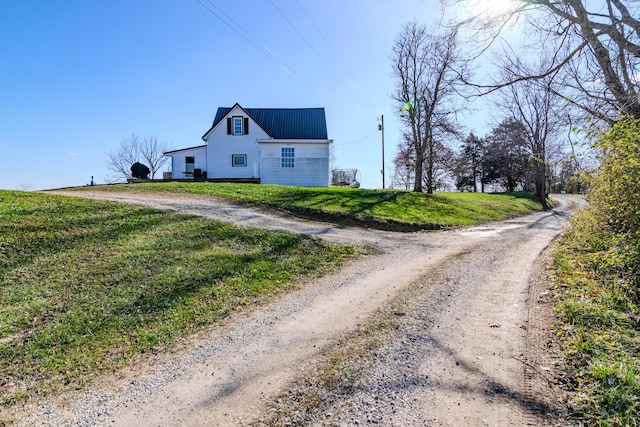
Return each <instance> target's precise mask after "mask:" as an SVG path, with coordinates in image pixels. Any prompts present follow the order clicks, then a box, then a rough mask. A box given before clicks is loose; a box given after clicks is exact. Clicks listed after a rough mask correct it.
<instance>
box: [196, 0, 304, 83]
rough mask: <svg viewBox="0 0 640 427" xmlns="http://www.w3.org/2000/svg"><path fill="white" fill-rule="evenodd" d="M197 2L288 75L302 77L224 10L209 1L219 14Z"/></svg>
mask: <svg viewBox="0 0 640 427" xmlns="http://www.w3.org/2000/svg"><path fill="white" fill-rule="evenodd" d="M196 1H197V2H198V3H199V4H200V6H202V7H203V8H205V9H206V10H207V11H209V13H211V14H212V15H213V16H215V17H216V18H218V19H219V20H220V21H222V23H223V24H225V25H226V26H227V27H229V28H230V29H231V30H233V31H234V32H235V33H236V34H238V35H239V36H240V37H242V38H243V39H245V40H246V41H247V42H249V44H251V45H252V46H253V47H255V48H256V49H258V50H259V51H261V52H262V53H263V54H264V55H265V56H266V57H267V58H269V59H270V60H272V61H273V62H274V63H275V64H276V65H278V66H279V67H280V68H281V69H283V70H284V71H285V72H286V73H288V74H290V75H292V76H294V77H300V76H298V75H297V74H296V73H295V72H294V71H293V70H292V69H291V68H290V67H289V66H288V65H287V64H286V63H285V62H284V61H283V60H281V59H280V58H278V56H277V55H276V54H275V53H274V52H273V51H272V50H271V49H269V48H268V47H267V46H265V45H264V44H263V43H260V42H256V41H255V40H254V37H252V36H251V34H250V33H249V32H248V31H247V30H245V29H244V28H243V27H242V25H240V24H238V23H237V22H236V21H235V20H234V19H233V18H231V17H230V16H229V15H227V14H226V13H225V12H224V11H223V10H222V9H220V8H219V7H218V6H216V5H215V4H214V3H213V2H212V1H211V0H207V3H208V4H209V5H211V6H212V7H213V8H215V9H216V10H217V12H216V11H214V10H212V9H211V8H209V7H208V6H207V5H206V4H204V3H203V2H202V1H201V0H196ZM232 24H233V25H232Z"/></svg>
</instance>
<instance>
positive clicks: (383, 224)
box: [78, 182, 542, 231]
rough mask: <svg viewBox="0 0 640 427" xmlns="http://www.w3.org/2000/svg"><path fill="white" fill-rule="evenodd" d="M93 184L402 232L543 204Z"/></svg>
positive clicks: (451, 196)
mask: <svg viewBox="0 0 640 427" xmlns="http://www.w3.org/2000/svg"><path fill="white" fill-rule="evenodd" d="M91 189H92V190H94V189H95V190H99V191H130V192H169V193H182V194H192V195H201V196H210V197H215V198H221V199H226V200H231V201H235V202H243V203H251V204H256V205H260V206H265V207H268V208H272V209H277V210H280V211H283V212H287V213H291V214H293V215H298V216H302V217H307V218H312V219H323V220H327V221H333V222H337V223H342V224H355V225H362V226H367V227H372V228H379V229H390V230H401V231H402V230H404V231H412V230H421V229H426V230H429V229H431V230H432V229H440V228H449V227H459V226H469V225H475V224H480V223H483V222H487V221H495V220H501V219H505V218H508V217H513V216H516V215H522V214H524V213H529V212H532V211H537V210H541V209H542V206H541V205H540V203H538V202H537V201H536V200H535V199H534V198H533V196H532V195H531V194H530V193H505V194H487V193H436V194H433V195H429V194H425V193H414V192H409V191H397V190H384V191H380V190H365V189H350V188H303V187H289V186H280V185H258V184H224V183H197V182H194V183H184V182H168V183H143V184H122V185H109V186H98V187H92V188H91ZM78 190H86V188H78Z"/></svg>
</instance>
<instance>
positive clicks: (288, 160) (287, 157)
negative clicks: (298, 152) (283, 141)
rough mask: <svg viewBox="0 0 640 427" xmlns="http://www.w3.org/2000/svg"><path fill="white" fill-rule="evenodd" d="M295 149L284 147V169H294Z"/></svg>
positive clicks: (282, 160) (282, 162)
mask: <svg viewBox="0 0 640 427" xmlns="http://www.w3.org/2000/svg"><path fill="white" fill-rule="evenodd" d="M294 161H295V149H294V148H293V147H282V157H281V163H280V166H281V167H283V168H292V167H294Z"/></svg>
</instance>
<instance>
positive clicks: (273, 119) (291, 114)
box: [202, 103, 327, 141]
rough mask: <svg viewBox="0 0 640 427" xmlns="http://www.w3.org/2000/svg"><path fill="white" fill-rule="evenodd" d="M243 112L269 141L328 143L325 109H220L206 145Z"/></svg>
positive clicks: (236, 107) (207, 133)
mask: <svg viewBox="0 0 640 427" xmlns="http://www.w3.org/2000/svg"><path fill="white" fill-rule="evenodd" d="M239 112H242V113H244V114H246V115H247V116H248V117H249V118H251V120H252V121H253V122H254V123H255V124H256V125H257V126H258V127H259V128H260V129H262V130H263V131H264V132H265V133H266V134H267V135H268V137H269V138H274V139H283V140H284V139H289V140H298V139H306V140H309V139H311V140H315V139H318V140H326V139H327V122H326V117H325V113H324V108H246V109H245V108H243V107H241V106H240V105H239V104H237V103H236V104H235V105H234V106H233V107H231V108H228V107H220V108H218V111H217V113H216V117H215V118H214V120H213V124H212V125H211V127H210V128H209V130H208V131H207V132H206V133H205V134H204V135H203V136H202V139H204V140H205V141H206V140H207V139H208V138H209V135H210V134H211V132H212V131H213V130H214V129H216V127H219V126H221V125H224V124H223V122H224V120H225V118H226V119H228V118H229V117H230V115H233V114H237V113H239Z"/></svg>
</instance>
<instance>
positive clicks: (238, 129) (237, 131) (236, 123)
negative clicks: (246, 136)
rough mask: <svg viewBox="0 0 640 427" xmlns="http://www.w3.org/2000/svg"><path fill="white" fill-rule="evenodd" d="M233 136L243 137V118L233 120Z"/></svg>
mask: <svg viewBox="0 0 640 427" xmlns="http://www.w3.org/2000/svg"><path fill="white" fill-rule="evenodd" d="M233 134H234V135H242V117H234V118H233Z"/></svg>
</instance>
